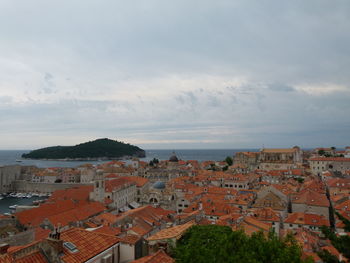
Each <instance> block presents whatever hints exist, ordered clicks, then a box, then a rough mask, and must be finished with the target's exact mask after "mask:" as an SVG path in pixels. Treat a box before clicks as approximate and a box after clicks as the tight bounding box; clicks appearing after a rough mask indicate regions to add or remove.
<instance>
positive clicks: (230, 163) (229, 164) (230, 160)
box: [225, 156, 233, 166]
mask: <svg viewBox="0 0 350 263" xmlns="http://www.w3.org/2000/svg"><path fill="white" fill-rule="evenodd" d="M225 162H226V163H227V164H228V166H231V165H232V164H233V159H232V157H230V156H227V157H226V159H225Z"/></svg>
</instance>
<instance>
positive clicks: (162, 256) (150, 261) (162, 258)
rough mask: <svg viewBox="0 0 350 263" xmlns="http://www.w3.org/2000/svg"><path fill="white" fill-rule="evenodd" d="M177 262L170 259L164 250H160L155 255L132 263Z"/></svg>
mask: <svg viewBox="0 0 350 263" xmlns="http://www.w3.org/2000/svg"><path fill="white" fill-rule="evenodd" d="M174 262H175V260H174V259H172V258H171V257H169V256H168V255H167V254H166V253H165V252H164V251H163V250H158V251H157V252H156V253H154V254H153V255H149V256H146V257H142V258H139V259H137V260H134V261H131V262H130V263H174Z"/></svg>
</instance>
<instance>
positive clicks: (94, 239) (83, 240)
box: [61, 228, 119, 263]
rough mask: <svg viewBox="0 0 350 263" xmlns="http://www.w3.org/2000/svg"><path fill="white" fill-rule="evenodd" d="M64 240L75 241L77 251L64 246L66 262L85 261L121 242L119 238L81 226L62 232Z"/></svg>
mask: <svg viewBox="0 0 350 263" xmlns="http://www.w3.org/2000/svg"><path fill="white" fill-rule="evenodd" d="M61 239H62V240H63V241H64V242H71V243H73V244H74V245H75V246H76V248H77V250H78V251H77V252H75V253H72V252H70V251H69V249H67V248H65V247H64V255H63V256H62V260H63V261H64V262H66V263H80V262H85V261H87V260H88V259H91V258H92V257H95V256H96V255H98V254H100V253H102V252H103V251H105V250H106V249H108V248H110V247H112V246H113V245H115V244H117V243H118V242H119V238H117V237H115V236H112V235H106V234H101V233H96V232H90V231H87V230H84V229H81V228H72V229H69V230H67V231H65V232H62V233H61Z"/></svg>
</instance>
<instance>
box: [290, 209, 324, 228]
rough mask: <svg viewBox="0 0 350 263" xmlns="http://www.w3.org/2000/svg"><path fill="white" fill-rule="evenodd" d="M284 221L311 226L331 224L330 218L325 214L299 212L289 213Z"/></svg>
mask: <svg viewBox="0 0 350 263" xmlns="http://www.w3.org/2000/svg"><path fill="white" fill-rule="evenodd" d="M284 223H288V224H300V225H311V226H323V225H325V226H329V220H327V219H326V218H325V217H324V216H320V215H317V214H307V213H299V212H296V213H291V214H289V215H288V217H287V218H286V219H285V220H284Z"/></svg>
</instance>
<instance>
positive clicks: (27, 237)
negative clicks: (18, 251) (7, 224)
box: [0, 229, 35, 246]
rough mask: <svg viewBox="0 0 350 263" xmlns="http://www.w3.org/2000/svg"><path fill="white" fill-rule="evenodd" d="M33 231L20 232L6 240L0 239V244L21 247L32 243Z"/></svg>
mask: <svg viewBox="0 0 350 263" xmlns="http://www.w3.org/2000/svg"><path fill="white" fill-rule="evenodd" d="M34 237H35V234H34V230H33V229H31V230H28V231H25V232H20V233H18V234H16V235H13V236H9V237H6V238H2V239H0V244H3V243H5V244H9V245H10V246H23V245H26V244H29V243H31V242H33V241H34Z"/></svg>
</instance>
